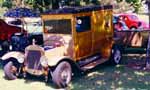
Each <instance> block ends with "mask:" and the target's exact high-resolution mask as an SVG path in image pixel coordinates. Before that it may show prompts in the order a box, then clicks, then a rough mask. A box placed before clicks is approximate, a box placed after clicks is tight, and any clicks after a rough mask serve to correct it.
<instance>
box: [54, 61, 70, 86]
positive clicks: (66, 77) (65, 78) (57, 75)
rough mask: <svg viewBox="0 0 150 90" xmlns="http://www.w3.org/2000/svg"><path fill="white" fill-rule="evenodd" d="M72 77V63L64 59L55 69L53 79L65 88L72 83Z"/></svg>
mask: <svg viewBox="0 0 150 90" xmlns="http://www.w3.org/2000/svg"><path fill="white" fill-rule="evenodd" d="M71 77H72V69H71V65H70V64H69V63H68V62H66V61H63V62H61V63H60V64H59V65H58V66H57V67H56V69H55V70H54V72H53V75H52V80H53V82H54V83H55V84H56V85H57V86H59V87H61V88H64V87H67V86H68V84H69V83H70V81H71Z"/></svg>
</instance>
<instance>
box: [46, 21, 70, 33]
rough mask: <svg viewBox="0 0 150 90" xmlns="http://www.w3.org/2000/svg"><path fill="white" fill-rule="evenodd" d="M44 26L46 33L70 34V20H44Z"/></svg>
mask: <svg viewBox="0 0 150 90" xmlns="http://www.w3.org/2000/svg"><path fill="white" fill-rule="evenodd" d="M44 25H45V30H46V32H48V33H55V34H71V20H70V19H61V20H45V21H44Z"/></svg>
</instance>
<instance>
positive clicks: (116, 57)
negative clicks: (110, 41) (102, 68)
mask: <svg viewBox="0 0 150 90" xmlns="http://www.w3.org/2000/svg"><path fill="white" fill-rule="evenodd" d="M120 59H121V52H120V51H119V50H116V52H115V53H114V61H115V62H116V63H117V64H118V63H119V62H120Z"/></svg>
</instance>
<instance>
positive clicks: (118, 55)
mask: <svg viewBox="0 0 150 90" xmlns="http://www.w3.org/2000/svg"><path fill="white" fill-rule="evenodd" d="M121 59H122V52H121V48H120V47H118V46H114V47H113V49H112V53H111V58H110V62H111V64H112V65H117V64H119V63H120V62H121Z"/></svg>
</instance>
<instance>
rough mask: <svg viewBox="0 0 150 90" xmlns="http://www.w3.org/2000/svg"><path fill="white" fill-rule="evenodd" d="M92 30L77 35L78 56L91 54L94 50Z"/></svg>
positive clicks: (82, 56)
mask: <svg viewBox="0 0 150 90" xmlns="http://www.w3.org/2000/svg"><path fill="white" fill-rule="evenodd" d="M91 33H92V32H91V31H88V32H82V33H78V34H77V35H76V39H77V42H76V45H75V49H76V50H75V51H76V58H77V59H79V58H84V57H87V56H89V55H90V54H91V51H92V34H91Z"/></svg>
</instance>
